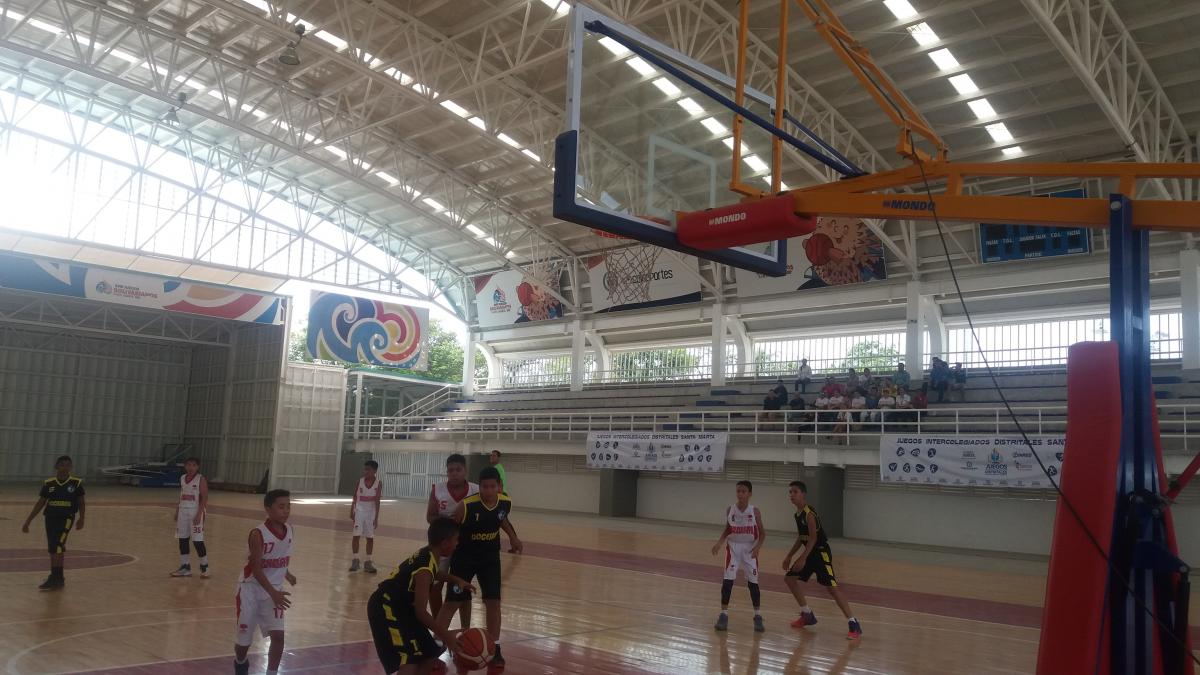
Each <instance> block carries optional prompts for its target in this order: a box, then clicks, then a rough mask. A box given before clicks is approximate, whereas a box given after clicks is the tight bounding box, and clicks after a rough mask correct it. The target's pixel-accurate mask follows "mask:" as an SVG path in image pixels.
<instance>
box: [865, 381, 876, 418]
mask: <svg viewBox="0 0 1200 675" xmlns="http://www.w3.org/2000/svg"><path fill="white" fill-rule="evenodd" d="M862 420H863V421H864V422H878V421H879V387H871V388H870V389H868V390H867V411H866V412H864V413H863V414H862Z"/></svg>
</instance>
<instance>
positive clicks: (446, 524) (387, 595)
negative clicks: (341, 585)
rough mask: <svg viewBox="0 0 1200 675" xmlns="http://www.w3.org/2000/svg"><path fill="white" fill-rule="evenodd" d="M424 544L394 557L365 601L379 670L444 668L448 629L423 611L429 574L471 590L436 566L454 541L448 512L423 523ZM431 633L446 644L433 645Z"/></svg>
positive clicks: (451, 643)
mask: <svg viewBox="0 0 1200 675" xmlns="http://www.w3.org/2000/svg"><path fill="white" fill-rule="evenodd" d="M427 537H428V541H429V545H428V546H425V547H424V548H422V549H421V550H419V551H417V552H416V553H414V554H412V555H411V556H409V558H408V560H405V561H404V562H402V563H400V566H399V567H397V568H396V571H395V572H392V575H391V576H390V577H388V578H387V579H384V580H383V582H382V583H380V584H379V588H378V589H376V591H375V593H373V594H372V595H371V599H370V600H368V601H367V621H369V622H370V624H371V636H372V637H373V638H374V640H375V651H376V652H377V653H378V654H379V661H380V662H381V663H382V664H383V669H384V671H385V672H387V673H389V675H391V674H392V673H404V674H406V675H408V674H413V675H427V674H429V673H434V672H444V669H441V668H440V667H439V666H440V664H441V662H440V661H439V660H438V657H439V656H441V655H442V652H443V651H444V650H445V649H446V648H448V649H450V650H451V651H453V650H454V649H455V647H456V641H455V637H454V634H453V633H450V632H449V631H447V630H446V629H445V627H443V626H440V625H438V623H437V620H436V619H434V617H433V616H431V615H430V614H429V598H430V597H431V596H430V593H431V589H432V588H433V582H434V580H435V579H436V580H438V581H445V582H448V583H451V584H455V585H457V586H459V587H460V588H464V589H466V590H467V592H470V591H473V590H475V589H474V587H472V586H471V585H470V584H468V583H467V582H465V581H463V580H462V579H459V578H457V577H454V576H451V575H444V574H440V573H439V572H438V558H439V557H443V558H444V557H446V556H448V555H450V554H451V553H453V552H454V548H455V547H456V546H458V524H457V523H455V522H454V521H453V520H450V519H449V518H436V519H434V521H433V522H431V523H430V524H429V531H428V533H427ZM430 631H433V634H434V635H437V638H438V639H439V640H441V641H442V644H444V645H446V647H445V648H443V647H441V646H439V645H438V644H437V643H436V642H434V640H433V635H431V634H430Z"/></svg>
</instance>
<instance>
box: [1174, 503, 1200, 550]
mask: <svg viewBox="0 0 1200 675" xmlns="http://www.w3.org/2000/svg"><path fill="white" fill-rule="evenodd" d="M1197 487H1198V486H1197V485H1196V484H1194V483H1193V484H1192V486H1191V487H1190V488H1187V489H1185V490H1184V491H1183V494H1186V493H1187V492H1188V490H1196V489H1197ZM1192 501H1193V502H1195V501H1197V500H1195V499H1194V498H1193V500H1192ZM1172 513H1173V514H1174V516H1175V539H1176V540H1177V541H1178V542H1179V554H1180V557H1182V558H1183V560H1184V561H1185V562H1187V563H1188V564H1190V565H1192V566H1193V567H1194V566H1196V565H1200V503H1189V504H1186V505H1184V504H1177V505H1175V507H1174V508H1173V509H1172Z"/></svg>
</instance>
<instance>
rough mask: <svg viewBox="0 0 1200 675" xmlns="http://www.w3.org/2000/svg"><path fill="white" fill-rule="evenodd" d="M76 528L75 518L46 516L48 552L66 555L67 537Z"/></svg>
mask: <svg viewBox="0 0 1200 675" xmlns="http://www.w3.org/2000/svg"><path fill="white" fill-rule="evenodd" d="M74 526H75V516H46V550H47V551H49V552H50V553H52V554H53V553H64V552H66V550H67V536H68V535H70V534H71V528H72V527H74Z"/></svg>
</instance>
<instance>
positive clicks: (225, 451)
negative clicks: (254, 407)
mask: <svg viewBox="0 0 1200 675" xmlns="http://www.w3.org/2000/svg"><path fill="white" fill-rule="evenodd" d="M289 311H290V309H289ZM240 332H241V331H239V330H238V329H237V328H234V329H233V330H231V331H229V349H228V350H226V351H225V391H224V394H225V400H224V401H223V402H222V404H221V438H220V440H219V441H218V444H217V470H216V475H215V476H213V478H214V479H215V480H216V482H218V483H223V482H225V478H226V472H227V470H228V469H229V417H230V416H231V415H233V366H234V362H235V361H236V360H237V359H236V357H237V343H238V334H239V333H240Z"/></svg>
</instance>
